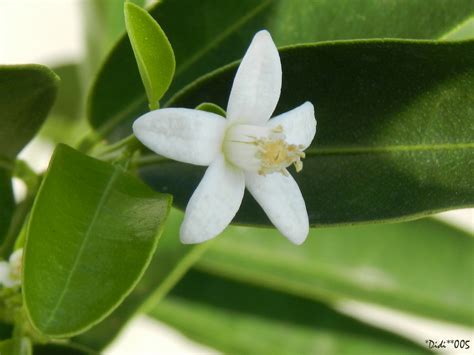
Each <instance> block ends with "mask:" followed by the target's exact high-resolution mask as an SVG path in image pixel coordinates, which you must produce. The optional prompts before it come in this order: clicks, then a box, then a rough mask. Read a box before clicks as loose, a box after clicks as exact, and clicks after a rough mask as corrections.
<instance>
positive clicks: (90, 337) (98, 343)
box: [74, 209, 212, 351]
mask: <svg viewBox="0 0 474 355" xmlns="http://www.w3.org/2000/svg"><path fill="white" fill-rule="evenodd" d="M182 220H183V213H182V212H180V211H178V210H175V209H172V210H171V213H170V216H169V217H168V219H167V221H166V228H165V231H164V232H163V236H162V237H161V238H160V244H159V246H158V248H157V251H156V253H155V255H154V257H153V259H152V261H151V263H150V266H149V267H148V270H147V271H146V273H145V275H144V276H143V277H142V279H141V280H140V282H139V283H138V285H137V286H136V287H135V289H134V290H133V291H132V293H131V294H130V295H129V296H128V297H127V298H126V299H125V300H124V302H123V303H122V304H121V305H120V306H119V307H118V308H117V309H116V310H115V311H114V312H112V314H110V315H109V316H108V317H107V318H105V319H104V320H103V321H102V322H100V323H99V324H97V325H96V326H94V327H93V328H91V329H90V330H89V331H87V332H85V333H83V334H80V335H79V336H77V337H75V338H74V341H75V342H77V343H80V344H83V345H86V346H88V347H90V348H93V349H95V350H97V351H100V350H102V349H103V348H105V346H107V345H108V344H109V343H110V342H111V341H112V340H113V339H114V338H115V337H116V336H117V335H118V334H119V332H120V330H121V329H122V328H123V327H124V326H125V325H126V324H127V322H128V321H129V320H130V318H132V317H133V316H134V315H135V314H136V313H137V312H138V311H144V310H147V309H148V308H149V307H150V306H154V305H155V304H156V303H157V302H159V301H160V300H161V298H162V297H163V296H164V295H165V294H167V293H168V291H169V290H170V289H171V288H172V287H173V286H174V285H175V284H176V283H177V282H178V281H179V280H180V279H181V277H182V276H183V275H184V274H185V273H186V272H187V271H188V269H189V268H190V267H191V266H192V265H193V264H194V263H195V262H196V261H197V260H198V258H199V257H200V256H201V255H202V253H203V252H204V251H205V250H207V248H209V246H210V245H211V244H212V243H202V244H199V245H184V244H182V243H181V242H180V241H179V227H180V225H181V222H182Z"/></svg>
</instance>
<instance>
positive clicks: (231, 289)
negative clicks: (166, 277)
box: [151, 272, 430, 355]
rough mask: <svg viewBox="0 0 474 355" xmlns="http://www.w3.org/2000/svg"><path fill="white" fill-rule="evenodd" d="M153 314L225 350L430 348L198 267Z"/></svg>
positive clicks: (303, 351)
mask: <svg viewBox="0 0 474 355" xmlns="http://www.w3.org/2000/svg"><path fill="white" fill-rule="evenodd" d="M151 315H153V316H154V317H156V318H157V319H158V320H160V321H164V322H165V323H167V324H169V325H171V326H173V327H175V328H177V329H178V330H180V331H182V332H183V333H184V334H185V335H187V336H188V337H190V338H191V339H194V340H196V341H198V342H201V343H203V344H206V345H208V346H211V347H214V348H216V349H218V350H220V351H222V352H223V353H225V354H240V355H244V354H245V355H253V354H255V355H256V354H258V355H262V354H281V355H286V354H288V355H294V354H325V355H331V354H337V355H341V354H351V355H357V354H360V355H365V354H384V355H387V354H426V353H430V352H429V351H428V350H427V349H425V348H422V347H420V346H418V345H415V344H413V343H411V342H409V341H408V340H405V339H403V338H401V337H399V336H396V335H394V334H391V333H389V332H386V331H383V330H380V329H377V328H374V327H371V326H369V325H366V324H364V323H362V322H360V321H357V320H354V319H353V318H350V317H348V316H345V315H341V314H339V313H337V312H335V311H334V310H331V309H330V308H329V307H327V306H324V305H322V304H320V303H316V302H312V301H310V300H307V299H304V298H298V297H295V296H290V295H287V294H283V293H278V292H274V291H270V290H267V289H262V288H259V287H256V286H250V285H246V284H243V283H238V282H230V281H226V280H223V279H220V278H215V277H209V276H208V275H205V274H201V273H196V272H191V273H189V274H188V275H186V277H185V278H184V279H183V280H182V282H181V283H180V284H178V286H177V287H176V288H175V289H173V291H172V293H171V296H169V297H167V298H165V299H164V300H163V301H162V302H161V303H159V304H158V305H157V307H156V308H155V309H154V310H153V311H152V313H151Z"/></svg>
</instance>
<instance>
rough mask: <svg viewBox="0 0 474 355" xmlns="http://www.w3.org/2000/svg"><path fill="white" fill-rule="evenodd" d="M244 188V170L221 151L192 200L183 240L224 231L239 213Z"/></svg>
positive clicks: (187, 241) (192, 240)
mask: <svg viewBox="0 0 474 355" xmlns="http://www.w3.org/2000/svg"><path fill="white" fill-rule="evenodd" d="M244 190H245V180H244V174H243V172H242V171H241V170H240V169H237V168H235V167H234V166H232V165H230V164H229V163H227V161H226V160H225V159H224V156H223V155H220V156H219V157H218V158H217V159H216V160H215V161H214V162H213V163H212V164H211V165H210V166H209V168H207V170H206V173H205V174H204V177H203V179H202V180H201V182H200V183H199V186H198V187H197V189H196V190H195V191H194V193H193V195H192V196H191V199H190V200H189V203H188V206H187V207H186V213H185V216H184V221H183V224H182V225H181V231H180V235H181V241H182V242H183V243H185V244H191V243H200V242H203V241H205V240H208V239H211V238H214V237H215V236H217V235H218V234H219V233H221V232H222V231H223V230H224V229H225V227H227V226H228V225H229V223H230V222H231V221H232V218H234V216H235V214H236V213H237V211H238V209H239V207H240V204H241V202H242V198H243V196H244Z"/></svg>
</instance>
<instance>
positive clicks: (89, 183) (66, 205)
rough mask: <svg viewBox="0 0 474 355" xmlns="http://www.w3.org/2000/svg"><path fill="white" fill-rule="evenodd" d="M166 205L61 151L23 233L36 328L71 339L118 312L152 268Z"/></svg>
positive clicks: (100, 165) (118, 175) (26, 286)
mask: <svg viewBox="0 0 474 355" xmlns="http://www.w3.org/2000/svg"><path fill="white" fill-rule="evenodd" d="M170 200H171V199H170V197H169V195H162V194H157V193H154V192H153V191H151V190H150V189H149V188H148V187H147V186H145V185H144V184H143V183H141V182H140V181H139V180H137V179H136V178H134V177H132V176H130V175H128V174H126V173H124V172H123V170H122V168H120V167H115V166H112V165H109V164H107V163H104V162H101V161H98V160H95V159H93V158H90V157H87V156H85V155H82V154H81V153H79V152H77V151H75V150H73V149H71V148H69V147H67V146H65V145H59V146H58V148H56V151H55V154H54V156H53V158H52V161H51V163H50V167H49V169H48V172H47V173H46V176H45V178H44V181H43V183H42V186H41V188H40V191H39V194H38V196H37V198H36V201H35V204H34V206H33V210H32V213H31V217H30V223H29V226H28V232H27V233H28V234H27V241H26V246H25V260H24V274H23V291H24V292H23V294H24V302H25V305H26V309H27V314H28V316H29V318H30V320H31V322H32V324H33V326H34V327H35V328H36V329H37V330H38V331H40V332H41V333H43V334H46V335H50V336H56V337H61V336H71V335H73V334H77V333H80V332H82V331H84V330H86V329H87V328H90V327H91V326H92V325H93V324H95V323H97V322H99V321H100V320H101V319H103V318H104V317H105V316H106V315H107V314H109V313H110V312H111V311H112V310H113V309H114V308H116V307H117V306H118V305H119V304H120V303H121V302H122V300H123V299H124V298H125V297H126V296H127V295H128V294H129V293H130V292H131V290H132V289H133V287H134V286H135V285H136V284H137V282H138V281H139V279H140V277H141V276H142V274H143V273H144V271H145V269H146V267H147V266H148V264H149V262H150V260H151V258H152V256H153V253H154V251H155V248H156V244H157V242H158V237H159V235H160V233H161V230H162V228H163V223H164V221H165V219H166V217H167V214H168V211H169V205H170Z"/></svg>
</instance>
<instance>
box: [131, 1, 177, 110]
mask: <svg viewBox="0 0 474 355" xmlns="http://www.w3.org/2000/svg"><path fill="white" fill-rule="evenodd" d="M125 25H126V28H127V33H128V37H129V39H130V43H131V44H132V48H133V52H134V54H135V59H136V60H137V64H138V69H139V71H140V76H141V78H142V81H143V85H144V86H145V91H146V94H147V96H148V102H149V106H150V109H152V110H154V109H157V108H158V107H159V100H160V99H161V97H162V96H163V95H164V94H165V92H166V90H168V88H169V86H170V84H171V81H172V80H173V75H174V69H175V60H174V53H173V48H172V47H171V44H170V43H169V41H168V38H167V37H166V34H165V33H164V32H163V30H162V29H161V27H160V25H158V23H157V22H156V21H155V20H154V19H153V17H151V15H150V14H149V13H148V12H147V11H146V10H143V9H142V8H141V7H140V6H137V5H135V4H133V3H130V2H127V3H125Z"/></svg>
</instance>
